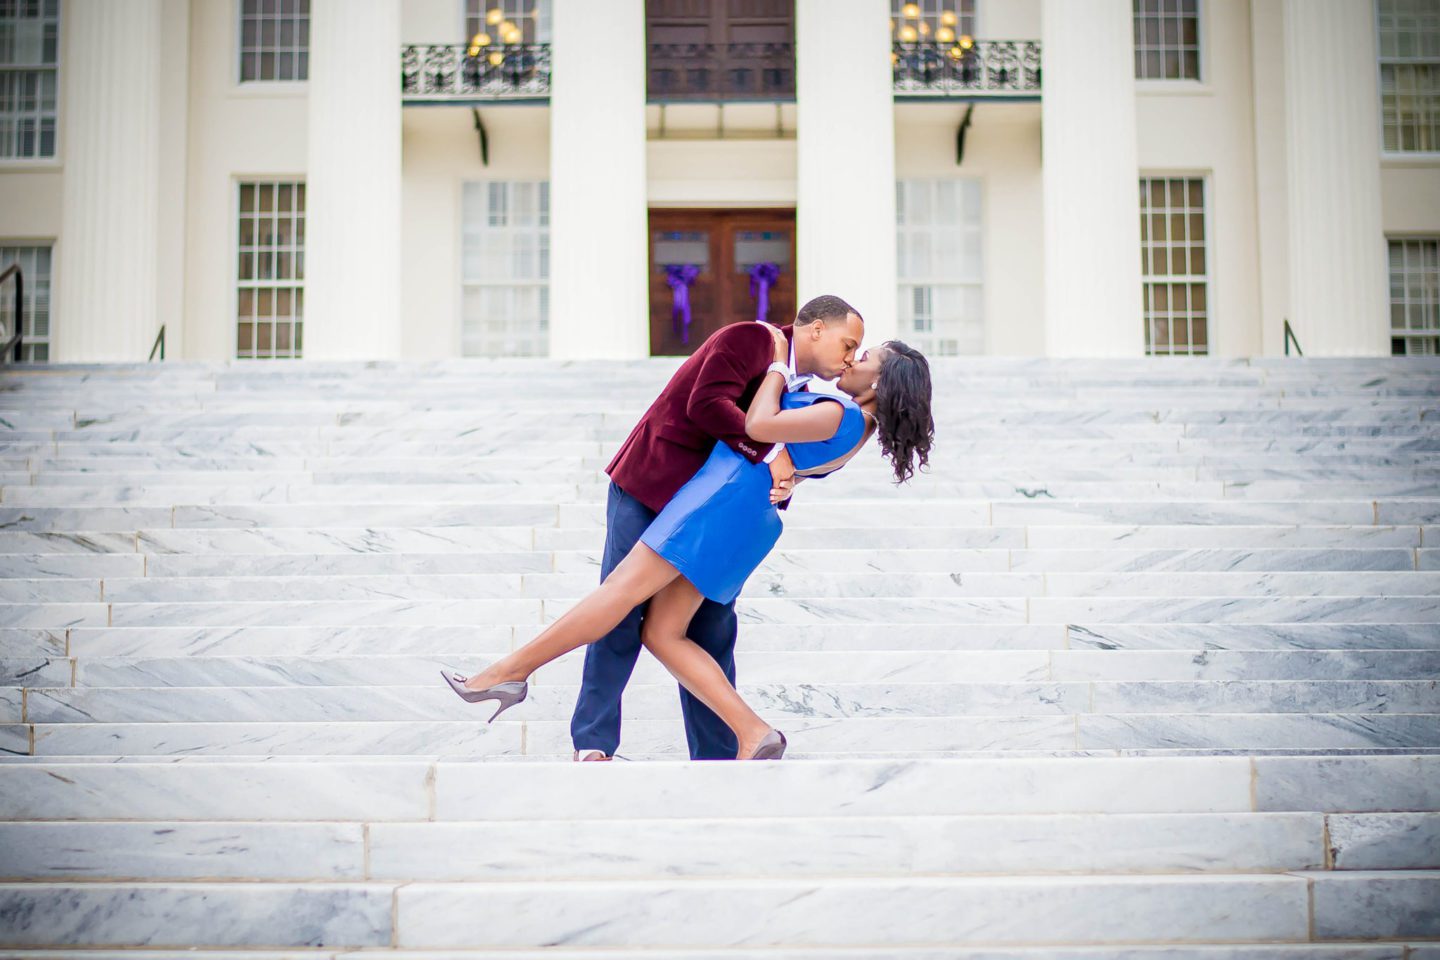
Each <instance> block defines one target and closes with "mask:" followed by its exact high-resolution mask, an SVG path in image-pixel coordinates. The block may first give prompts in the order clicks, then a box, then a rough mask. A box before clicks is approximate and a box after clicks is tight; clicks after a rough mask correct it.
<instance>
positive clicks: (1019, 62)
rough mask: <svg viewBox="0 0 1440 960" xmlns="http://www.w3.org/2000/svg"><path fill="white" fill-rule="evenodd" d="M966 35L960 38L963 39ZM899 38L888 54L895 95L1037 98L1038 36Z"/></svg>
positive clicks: (944, 97)
mask: <svg viewBox="0 0 1440 960" xmlns="http://www.w3.org/2000/svg"><path fill="white" fill-rule="evenodd" d="M967 39H968V38H963V37H962V38H961V40H962V42H963V41H965V40H967ZM969 43H970V45H969V46H968V47H965V46H962V45H961V43H933V42H923V41H922V42H912V43H905V42H897V43H895V44H894V46H893V48H892V52H891V55H890V59H891V63H892V65H893V66H892V70H893V73H894V77H895V98H896V99H897V100H900V99H904V100H1038V99H1040V44H1039V42H1038V41H1035V40H974V41H969Z"/></svg>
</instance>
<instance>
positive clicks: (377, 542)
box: [0, 520, 1440, 557]
mask: <svg viewBox="0 0 1440 960" xmlns="http://www.w3.org/2000/svg"><path fill="white" fill-rule="evenodd" d="M853 522H854V521H853V520H851V521H849V523H853ZM1426 535H1428V539H1425V540H1424V542H1426V543H1437V544H1440V527H1431V528H1429V529H1428V530H1426V529H1425V528H1422V527H1421V526H1418V525H1415V526H1375V525H1374V524H1371V523H1366V524H1361V525H1351V526H1333V525H1313V526H1309V525H1307V526H1293V525H1291V526H1281V525H1263V526H1260V525H1243V524H1242V525H1211V526H1176V525H1165V524H1158V525H1144V526H1135V525H1126V526H1113V525H1110V526H1084V525H1080V526H1033V527H1023V526H1010V527H1004V526H989V525H983V526H969V527H965V526H950V527H944V526H936V527H906V528H904V529H903V530H900V531H897V530H895V529H893V528H890V529H880V528H877V527H874V526H870V527H859V526H851V525H847V524H844V523H842V524H840V525H836V526H832V527H818V526H817V527H811V528H805V527H795V526H793V525H792V526H790V527H788V528H787V529H786V531H785V532H784V534H782V539H781V542H780V545H779V547H778V548H777V555H779V556H782V557H783V556H784V555H786V554H787V553H789V552H791V551H795V550H826V551H830V550H835V549H837V547H838V548H839V549H845V550H866V551H873V550H889V551H892V552H904V553H907V554H908V553H910V552H911V551H916V550H948V551H954V550H979V549H1011V550H1023V549H1027V548H1028V549H1033V550H1092V551H1100V552H1107V553H1108V552H1109V551H1114V550H1121V551H1134V550H1150V551H1155V550H1162V551H1164V550H1201V549H1223V550H1268V549H1291V550H1294V549H1308V550H1319V551H1323V552H1329V551H1331V550H1348V549H1367V550H1368V549H1403V550H1413V549H1415V548H1418V547H1420V546H1421V544H1422V537H1425V536H1426ZM603 543H604V531H603V529H601V528H600V527H598V526H586V527H560V528H557V527H553V526H551V527H505V526H484V527H474V526H470V527H456V526H449V527H425V526H420V527H381V526H372V527H358V528H357V527H353V526H351V527H329V528H325V527H300V528H271V529H234V528H232V529H223V528H222V529H180V530H175V529H168V528H158V529H156V528H151V529H145V528H136V529H132V530H129V531H128V532H97V531H85V532H75V533H68V532H40V531H34V532H16V531H0V554H56V553H67V554H95V553H127V554H130V553H136V552H139V553H144V554H149V555H152V556H155V555H167V554H218V555H222V556H229V555H237V554H243V555H249V554H269V555H273V554H327V555H340V554H357V553H358V554H371V555H374V554H402V553H410V554H436V553H459V554H470V555H473V554H481V553H515V552H527V551H542V552H549V551H573V550H589V551H598V550H599V549H600V548H601V546H602V545H603Z"/></svg>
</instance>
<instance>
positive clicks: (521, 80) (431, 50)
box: [400, 43, 550, 104]
mask: <svg viewBox="0 0 1440 960" xmlns="http://www.w3.org/2000/svg"><path fill="white" fill-rule="evenodd" d="M472 50H475V48H474V47H471V46H469V45H467V44H464V43H430V44H409V45H407V46H405V47H403V48H402V49H401V51H400V98H401V100H402V102H404V103H409V104H425V103H447V104H455V103H472V104H473V103H497V102H502V103H503V102H520V103H523V102H527V101H530V102H534V101H545V100H548V99H550V44H548V43H510V44H492V45H490V46H485V47H481V48H479V50H478V52H477V53H476V54H475V55H474V56H471V51H472Z"/></svg>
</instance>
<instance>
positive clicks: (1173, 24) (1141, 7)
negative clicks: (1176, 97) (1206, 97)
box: [1135, 0, 1200, 80]
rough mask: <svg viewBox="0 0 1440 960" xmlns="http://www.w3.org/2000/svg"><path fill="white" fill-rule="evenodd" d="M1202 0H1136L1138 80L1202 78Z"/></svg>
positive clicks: (1136, 73) (1136, 62)
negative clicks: (1200, 6) (1200, 7)
mask: <svg viewBox="0 0 1440 960" xmlns="http://www.w3.org/2000/svg"><path fill="white" fill-rule="evenodd" d="M1199 5H1200V0H1135V79H1137V80H1199V79H1200V9H1199Z"/></svg>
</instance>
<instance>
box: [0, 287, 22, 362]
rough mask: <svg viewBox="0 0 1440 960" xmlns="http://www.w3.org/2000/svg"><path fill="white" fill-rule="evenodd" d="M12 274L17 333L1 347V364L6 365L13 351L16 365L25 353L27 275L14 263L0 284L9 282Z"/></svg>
mask: <svg viewBox="0 0 1440 960" xmlns="http://www.w3.org/2000/svg"><path fill="white" fill-rule="evenodd" d="M12 274H13V275H14V276H15V333H14V334H13V335H12V336H11V337H10V339H9V340H6V341H5V346H3V347H0V363H4V362H5V358H6V357H9V356H11V350H12V349H13V350H14V360H13V362H14V363H19V362H20V357H21V356H22V355H23V354H24V352H25V350H24V347H25V274H24V272H23V271H22V270H21V269H20V264H18V263H12V264H10V266H8V267H6V268H5V272H4V273H0V283H4V282H5V281H6V280H9V279H10V276H11V275H12Z"/></svg>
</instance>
